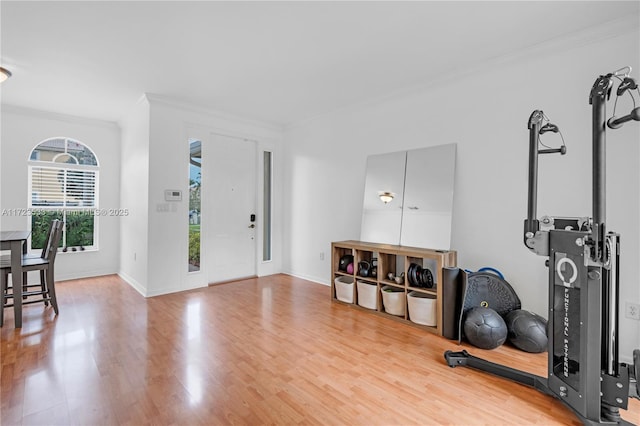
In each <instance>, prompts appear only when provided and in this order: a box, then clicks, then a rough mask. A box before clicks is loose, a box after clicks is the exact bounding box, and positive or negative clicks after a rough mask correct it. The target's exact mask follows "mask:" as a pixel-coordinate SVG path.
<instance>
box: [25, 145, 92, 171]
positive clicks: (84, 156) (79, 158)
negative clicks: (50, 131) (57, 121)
mask: <svg viewBox="0 0 640 426" xmlns="http://www.w3.org/2000/svg"><path fill="white" fill-rule="evenodd" d="M29 160H31V161H50V162H55V163H67V164H82V165H87V166H97V165H98V160H97V158H96V156H95V154H94V153H93V151H91V149H89V147H88V146H86V145H84V144H82V143H80V142H78V141H74V140H71V139H65V138H53V139H49V140H46V141H44V142H42V143H40V144H38V146H36V147H35V148H34V149H33V151H31V155H30V156H29Z"/></svg>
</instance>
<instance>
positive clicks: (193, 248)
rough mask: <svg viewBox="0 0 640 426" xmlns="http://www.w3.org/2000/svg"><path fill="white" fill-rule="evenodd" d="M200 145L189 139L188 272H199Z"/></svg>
mask: <svg viewBox="0 0 640 426" xmlns="http://www.w3.org/2000/svg"><path fill="white" fill-rule="evenodd" d="M201 182H202V144H201V143H200V141H199V140H194V139H189V272H195V271H199V270H200V218H201V212H200V207H201V202H200V194H201V189H202V188H201Z"/></svg>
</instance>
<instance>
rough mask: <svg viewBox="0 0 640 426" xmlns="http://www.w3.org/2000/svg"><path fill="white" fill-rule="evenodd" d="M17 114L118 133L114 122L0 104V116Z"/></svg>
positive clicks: (117, 126) (118, 126)
mask: <svg viewBox="0 0 640 426" xmlns="http://www.w3.org/2000/svg"><path fill="white" fill-rule="evenodd" d="M5 113H10V114H19V115H26V116H30V117H36V118H42V119H46V120H56V121H64V122H67V123H72V124H82V125H86V126H93V127H104V128H108V129H112V130H118V131H120V125H119V124H118V123H116V122H114V121H107V120H99V119H97V118H87V117H79V116H76V115H69V114H62V113H59V112H52V111H45V110H40V109H34V108H28V107H23V106H19V105H11V104H2V105H1V106H0V114H3V115H4V114H5Z"/></svg>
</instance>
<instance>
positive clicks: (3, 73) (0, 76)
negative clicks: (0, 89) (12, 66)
mask: <svg viewBox="0 0 640 426" xmlns="http://www.w3.org/2000/svg"><path fill="white" fill-rule="evenodd" d="M9 77H11V71H9V70H8V69H6V68H2V67H0V83H2V82H3V81H5V80H6V79H8V78H9Z"/></svg>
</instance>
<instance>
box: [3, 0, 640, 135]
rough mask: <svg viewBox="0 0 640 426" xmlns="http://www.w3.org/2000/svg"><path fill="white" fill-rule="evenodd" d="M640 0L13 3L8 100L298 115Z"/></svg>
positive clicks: (283, 117)
mask: <svg viewBox="0 0 640 426" xmlns="http://www.w3.org/2000/svg"><path fill="white" fill-rule="evenodd" d="M639 6H640V2H638V1H623V2H612V1H586V2H577V1H569V2H557V1H554V2H551V1H538V2H524V1H497V2H485V1H471V2H462V1H449V2H437V1H411V2H398V1H395V2H394V1H388V2H382V1H375V2H368V1H355V2H326V1H324V2H307V1H299V2H295V1H288V2H270V1H258V2H245V1H235V2H230V1H229V2H222V1H194V2H186V1H180V2H178V1H139V2H131V1H110V2H97V1H70V2H57V1H45V2H32V1H26V2H25V1H21V2H17V1H16V2H12V1H6V0H2V2H1V3H0V19H1V27H0V33H1V37H2V38H1V46H0V47H1V50H0V56H1V60H0V62H1V65H2V66H4V67H6V68H9V69H10V70H11V71H12V72H13V77H12V78H10V79H9V80H8V81H6V82H5V83H3V84H2V86H1V89H0V90H1V92H0V95H1V96H2V103H3V104H5V105H6V104H10V105H17V106H22V107H27V108H35V109H39V110H45V111H53V112H58V113H65V114H71V115H77V116H83V117H90V118H98V119H102V120H109V121H119V120H120V119H121V118H122V117H123V116H125V115H126V113H127V111H128V109H129V108H130V107H131V106H132V105H133V104H134V103H135V102H136V101H137V100H139V99H140V97H141V95H142V94H143V93H149V94H154V95H158V96H161V97H163V98H167V99H173V100H176V101H179V102H182V103H187V104H191V105H194V106H198V107H203V108H207V109H211V110H215V111H219V112H224V113H226V114H231V115H236V116H240V117H243V118H247V119H255V120H261V121H264V122H268V123H273V124H276V125H287V124H291V123H295V122H298V121H300V120H304V119H307V118H309V117H313V116H316V115H319V114H324V113H327V112H330V111H333V110H336V109H339V108H342V107H345V106H348V105H352V104H354V103H360V102H365V101H368V100H371V99H377V98H380V97H384V96H387V95H390V94H393V93H398V92H401V91H407V90H410V89H412V88H418V87H421V86H424V85H427V84H428V83H429V82H430V81H432V80H434V79H437V78H439V77H440V76H442V75H444V74H450V73H454V74H455V73H459V72H461V71H462V70H465V69H467V68H469V67H473V66H477V65H478V64H481V63H488V62H491V61H494V60H496V59H499V58H501V57H505V56H509V55H513V54H515V53H517V52H522V51H525V50H527V49H532V48H535V47H536V46H540V45H541V44H544V43H547V42H549V41H550V40H554V39H558V38H560V39H562V38H570V37H571V35H572V34H575V33H577V32H584V31H586V30H589V29H590V28H594V27H595V26H598V25H602V24H605V23H608V22H610V21H614V20H617V19H623V18H625V17H628V16H630V15H631V16H636V17H637V16H638V15H639V13H640V12H639V11H640V8H639Z"/></svg>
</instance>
